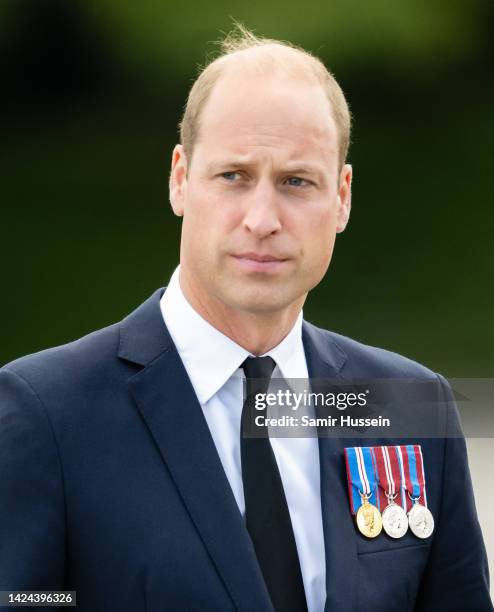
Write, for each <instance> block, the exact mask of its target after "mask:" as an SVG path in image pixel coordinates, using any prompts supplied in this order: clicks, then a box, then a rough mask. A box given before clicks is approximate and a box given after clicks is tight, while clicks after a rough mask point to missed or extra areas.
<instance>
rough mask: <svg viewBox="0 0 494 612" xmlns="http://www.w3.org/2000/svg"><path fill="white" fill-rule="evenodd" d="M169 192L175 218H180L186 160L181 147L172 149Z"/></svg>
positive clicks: (185, 180)
mask: <svg viewBox="0 0 494 612" xmlns="http://www.w3.org/2000/svg"><path fill="white" fill-rule="evenodd" d="M169 190H170V204H171V206H172V209H173V212H174V213H175V214H176V215H177V217H182V216H183V214H184V203H185V194H186V191H187V158H186V157H185V153H184V148H183V147H182V145H175V148H174V149H173V154H172V168H171V172H170V182H169Z"/></svg>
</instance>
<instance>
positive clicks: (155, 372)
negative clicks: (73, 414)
mask: <svg viewBox="0 0 494 612" xmlns="http://www.w3.org/2000/svg"><path fill="white" fill-rule="evenodd" d="M161 294H162V291H161V292H157V293H156V294H154V295H153V296H152V297H151V298H150V299H149V300H148V302H145V303H144V304H143V305H142V306H141V307H140V308H139V309H138V310H137V311H135V312H134V313H133V314H132V315H130V317H128V318H127V319H126V320H125V321H124V322H123V324H122V326H121V343H120V351H119V354H120V356H121V357H122V358H124V359H127V360H129V361H134V362H135V363H141V365H145V367H144V369H142V370H141V371H140V372H139V373H138V374H136V375H135V376H133V377H132V378H131V379H130V380H129V384H130V389H131V392H132V394H133V396H134V398H135V401H136V403H137V406H138V408H139V411H140V413H141V415H142V417H143V419H144V420H145V422H146V424H147V426H148V428H149V431H150V433H151V435H152V437H153V438H154V441H155V443H156V445H157V447H158V449H159V451H160V453H161V456H162V458H163V460H164V462H165V463H166V466H167V467H168V470H169V472H170V474H171V477H172V479H173V481H174V482H175V485H176V487H177V489H178V490H179V493H180V495H181V497H182V499H183V502H184V504H185V506H186V508H187V510H188V512H189V514H190V517H191V519H192V521H193V523H194V525H195V527H196V529H197V531H198V532H199V534H200V536H201V539H202V541H203V542H204V545H205V547H206V548H207V550H208V552H209V554H210V556H211V559H212V562H213V563H214V565H215V566H216V569H217V571H218V573H219V575H220V576H221V578H222V580H223V582H224V584H225V587H226V588H227V590H228V591H229V593H230V596H231V598H232V600H233V602H234V604H235V606H236V608H237V609H238V610H240V611H243V612H251V611H252V610H256V611H261V612H273V608H272V606H271V603H270V600H269V595H268V593H267V590H266V587H265V584H264V580H263V578H262V574H261V572H260V569H259V565H258V563H257V559H256V557H255V553H254V550H253V547H252V544H251V541H250V538H249V536H248V533H247V530H246V528H245V525H244V522H243V519H242V516H241V514H240V512H239V509H238V506H237V504H236V501H235V498H234V496H233V492H232V490H231V488H230V485H229V483H228V479H227V477H226V475H225V472H224V470H223V466H222V465H221V461H220V459H219V456H218V453H217V451H216V447H215V445H214V442H213V439H212V437H211V434H210V431H209V428H208V425H207V423H206V420H205V418H204V416H203V412H202V409H201V406H200V404H199V402H198V400H197V397H196V395H195V393H194V390H193V387H192V384H191V383H190V380H189V378H188V376H187V373H186V371H185V368H184V366H183V363H182V361H181V359H180V357H179V355H178V352H177V350H176V348H175V345H174V344H173V342H172V340H171V338H170V336H169V334H168V331H167V330H166V327H165V325H164V322H163V319H162V318H161V313H160V311H159V298H160V296H161ZM146 340H147V341H148V342H147V343H146Z"/></svg>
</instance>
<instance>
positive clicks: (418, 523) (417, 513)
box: [408, 497, 434, 540]
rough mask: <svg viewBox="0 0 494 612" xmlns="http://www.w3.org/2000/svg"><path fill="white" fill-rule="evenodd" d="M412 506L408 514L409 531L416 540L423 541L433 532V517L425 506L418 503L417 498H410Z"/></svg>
mask: <svg viewBox="0 0 494 612" xmlns="http://www.w3.org/2000/svg"><path fill="white" fill-rule="evenodd" d="M412 501H413V506H412V509H411V510H410V512H409V513H408V524H409V525H410V531H411V532H412V533H413V535H416V536H417V538H421V539H422V540H425V539H426V538H428V537H429V536H430V535H432V532H433V531H434V517H433V516H432V512H431V511H430V510H429V508H427V507H426V506H423V505H422V504H419V503H418V498H416V497H415V498H412Z"/></svg>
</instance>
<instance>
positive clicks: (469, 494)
mask: <svg viewBox="0 0 494 612" xmlns="http://www.w3.org/2000/svg"><path fill="white" fill-rule="evenodd" d="M439 380H440V387H441V390H442V394H443V398H442V401H443V402H444V405H445V406H446V410H447V429H446V439H445V445H444V461H443V487H442V500H441V507H440V511H439V516H438V517H435V519H436V520H435V523H436V534H435V536H434V541H433V544H432V549H431V553H430V557H429V562H428V566H427V570H426V572H425V574H424V577H423V580H422V584H421V587H420V590H419V595H418V598H417V602H416V606H415V612H470V611H471V612H488V611H492V610H493V607H492V602H491V598H490V595H489V572H488V565H487V556H486V551H485V547H484V542H483V539H482V533H481V530H480V525H479V522H478V519H477V511H476V509H475V500H474V496H473V489H472V482H471V479H470V471H469V467H468V457H467V450H466V443H465V438H464V436H463V433H462V430H461V425H460V417H459V413H458V408H457V407H456V404H455V401H454V398H453V394H452V391H451V387H450V386H449V384H448V383H447V382H446V380H445V379H444V378H443V377H442V376H439Z"/></svg>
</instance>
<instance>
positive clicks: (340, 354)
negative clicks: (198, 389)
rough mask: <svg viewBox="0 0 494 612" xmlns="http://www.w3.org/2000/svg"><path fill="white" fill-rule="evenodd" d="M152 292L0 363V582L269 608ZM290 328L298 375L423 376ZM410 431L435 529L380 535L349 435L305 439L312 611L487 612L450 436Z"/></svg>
mask: <svg viewBox="0 0 494 612" xmlns="http://www.w3.org/2000/svg"><path fill="white" fill-rule="evenodd" d="M162 293H163V290H158V291H157V292H156V293H154V294H153V295H152V296H151V297H150V298H149V299H148V300H147V301H146V302H145V303H144V304H142V305H141V306H140V307H139V308H138V309H137V310H136V311H134V312H133V313H132V314H130V315H129V316H128V317H127V318H126V319H124V320H123V321H122V322H121V323H119V324H116V325H113V326H111V327H108V328H106V329H103V330H100V331H97V332H95V333H93V334H90V335H89V336H86V337H85V338H82V339H80V340H77V341H76V342H72V343H70V344H67V345H65V346H61V347H58V348H53V349H50V350H47V351H43V352H41V353H38V354H35V355H31V356H28V357H24V358H22V359H19V360H17V361H15V362H13V363H10V364H8V365H7V366H5V367H4V368H2V369H1V370H0V590H9V589H17V590H25V589H29V590H41V589H42V590H50V589H71V590H76V591H77V598H78V606H77V609H78V610H79V611H80V612H111V611H113V610H115V611H119V612H120V611H129V612H141V611H142V612H164V611H180V612H182V611H184V612H195V611H197V612H230V611H232V612H233V611H235V610H237V611H241V612H272V607H271V604H270V601H269V597H268V594H267V591H266V587H265V585H264V582H263V579H262V575H261V573H260V569H259V566H258V564H257V561H256V557H255V554H254V551H253V547H252V544H251V541H250V539H249V536H248V533H247V531H246V528H245V526H244V522H243V520H242V516H241V514H240V512H239V509H238V507H237V505H236V502H235V499H234V496H233V493H232V491H231V489H230V486H229V483H228V480H227V478H226V475H225V473H224V471H223V468H222V465H221V462H220V459H219V457H218V454H217V452H216V449H215V445H214V443H213V440H212V437H211V435H210V432H209V429H208V426H207V423H206V421H205V419H204V416H203V413H202V410H201V407H200V405H199V403H198V400H197V398H196V396H195V394H194V391H193V388H192V385H191V383H190V381H189V379H188V376H187V374H186V371H185V369H184V366H183V364H182V362H181V360H180V357H179V355H178V353H177V350H176V348H175V346H174V344H173V342H172V340H171V338H170V335H169V334H168V332H167V330H166V328H165V326H164V323H163V320H162V316H161V312H160V308H159V299H160V296H161V295H162ZM303 342H304V348H305V352H306V358H307V364H308V370H309V373H310V376H311V377H319V378H324V377H329V378H334V377H339V376H343V377H346V378H366V377H367V378H370V377H376V378H393V377H396V378H406V377H413V378H417V377H418V378H422V377H423V378H434V379H436V380H439V379H438V378H437V377H436V375H435V374H433V373H432V372H430V371H429V370H427V369H425V368H423V367H422V366H420V365H418V364H416V363H414V362H412V361H409V360H407V359H405V358H403V357H400V356H398V355H395V354H393V353H389V352H387V351H383V350H380V349H376V348H371V347H367V346H364V345H362V344H359V343H357V342H355V341H352V340H350V339H348V338H345V337H343V336H339V335H337V334H334V333H330V332H328V331H324V330H321V329H318V328H316V327H314V326H312V325H311V324H309V323H306V322H304V325H303ZM440 383H441V384H442V385H444V384H445V383H444V381H443V380H442V379H441V380H440ZM452 418H453V420H456V419H457V413H456V412H454V413H453V415H452ZM415 442H416V440H415ZM420 442H421V444H422V450H423V455H424V462H425V466H426V471H427V484H428V504H429V507H430V509H431V511H432V513H433V515H434V516H435V519H436V530H435V533H434V535H433V537H431V538H429V539H428V540H418V539H417V538H415V537H414V536H413V535H411V534H410V533H408V534H407V535H406V536H405V537H403V538H402V539H400V540H393V541H392V540H391V539H390V538H387V537H384V536H383V537H381V536H380V537H378V538H376V539H375V540H366V539H365V538H363V537H362V536H361V535H360V534H359V533H358V532H357V531H356V529H355V526H354V521H353V519H352V517H351V515H350V512H349V504H348V497H347V485H346V480H345V479H346V476H345V467H344V459H343V448H344V447H345V446H350V445H352V441H351V440H338V439H320V444H319V447H320V469H321V501H322V513H323V523H324V538H325V547H326V566H327V604H326V612H398V611H400V612H404V611H411V610H415V611H417V612H418V611H420V612H429V611H430V612H442V611H444V612H453V611H457V612H466V611H470V610H471V611H472V612H484V611H488V610H492V605H491V603H490V598H489V594H488V576H487V563H486V555H485V550H484V545H483V542H482V536H481V532H480V528H479V524H478V521H477V516H476V511H475V506H474V501H473V494H472V489H471V482H470V476H469V472H468V465H467V457H466V451H465V442H464V439H462V438H450V439H428V440H427V439H425V440H421V441H420ZM397 443H400V444H401V443H402V441H399V442H397ZM357 444H358V442H357ZM360 445H361V443H360ZM307 520H311V517H310V516H308V517H307Z"/></svg>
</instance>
